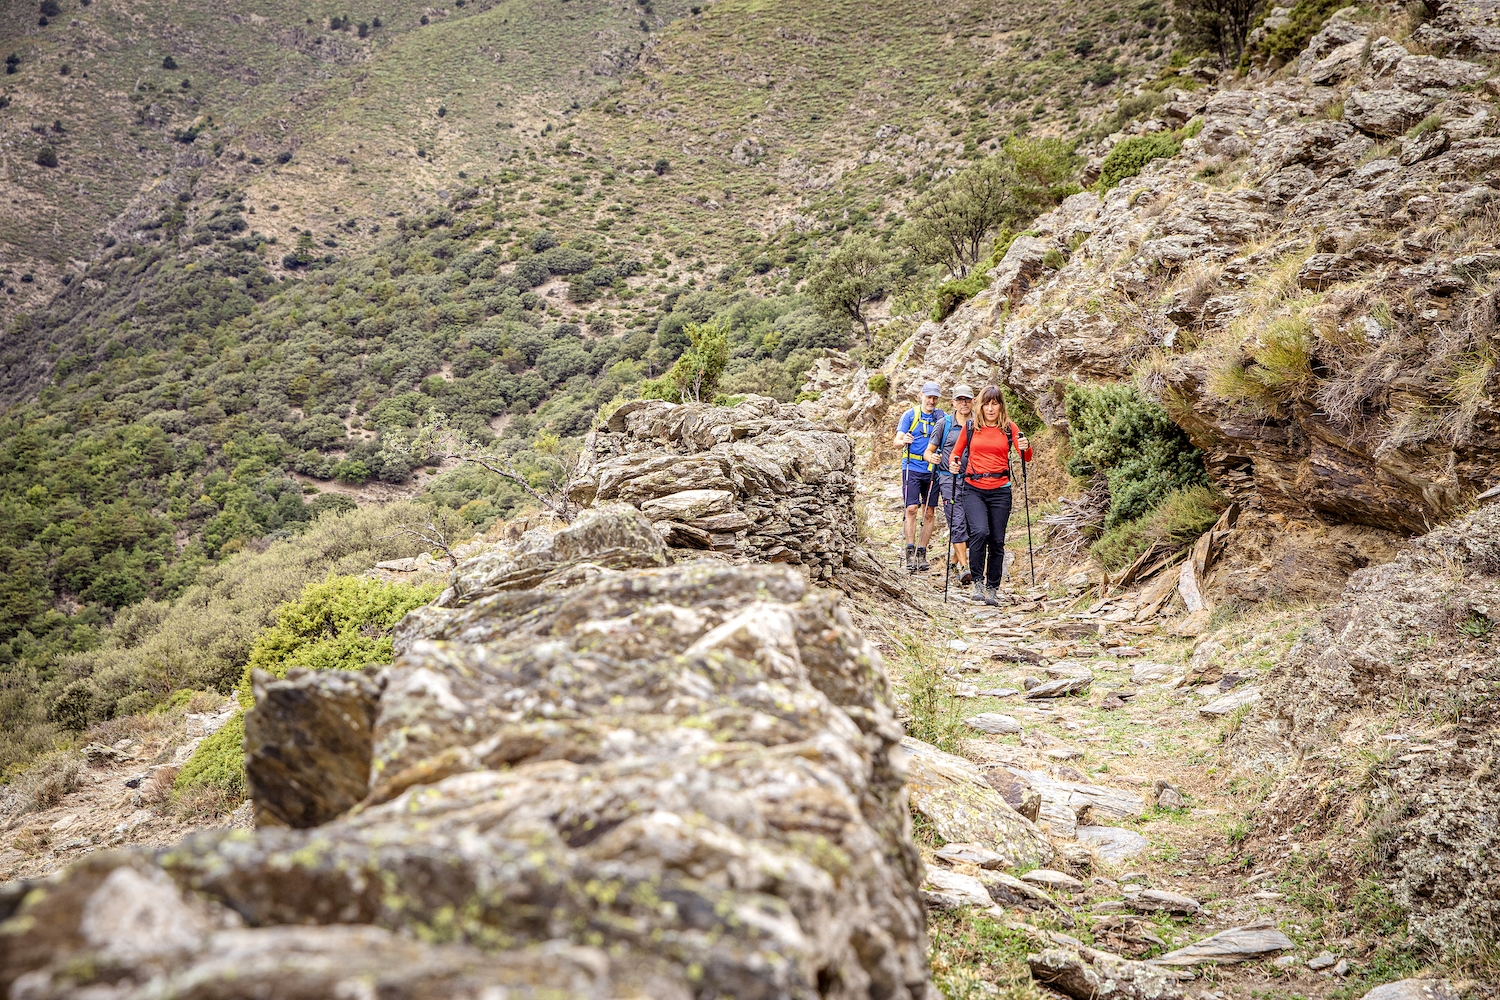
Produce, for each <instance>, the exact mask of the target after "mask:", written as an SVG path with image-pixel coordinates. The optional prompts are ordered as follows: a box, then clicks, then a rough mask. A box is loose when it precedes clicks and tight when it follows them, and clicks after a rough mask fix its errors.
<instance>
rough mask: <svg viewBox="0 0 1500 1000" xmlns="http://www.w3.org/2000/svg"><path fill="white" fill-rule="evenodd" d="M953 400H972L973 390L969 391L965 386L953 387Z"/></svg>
mask: <svg viewBox="0 0 1500 1000" xmlns="http://www.w3.org/2000/svg"><path fill="white" fill-rule="evenodd" d="M953 398H954V399H959V398H963V399H973V398H974V390H973V389H970V388H969V387H968V386H966V385H960V386H955V387H954V388H953Z"/></svg>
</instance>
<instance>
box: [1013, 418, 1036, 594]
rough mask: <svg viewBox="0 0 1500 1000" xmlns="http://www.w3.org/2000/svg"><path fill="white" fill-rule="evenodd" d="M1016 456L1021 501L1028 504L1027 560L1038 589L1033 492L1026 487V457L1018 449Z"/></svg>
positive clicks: (1032, 581) (1033, 585)
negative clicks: (1032, 529) (1019, 474)
mask: <svg viewBox="0 0 1500 1000" xmlns="http://www.w3.org/2000/svg"><path fill="white" fill-rule="evenodd" d="M1016 454H1017V455H1020V456H1021V499H1022V501H1023V502H1024V503H1025V504H1026V559H1027V561H1028V562H1030V563H1031V586H1032V587H1033V588H1035V587H1036V554H1035V553H1034V552H1032V550H1031V491H1030V490H1029V489H1027V487H1026V456H1025V455H1021V450H1020V449H1019V448H1017V449H1016Z"/></svg>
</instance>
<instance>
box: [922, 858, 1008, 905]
mask: <svg viewBox="0 0 1500 1000" xmlns="http://www.w3.org/2000/svg"><path fill="white" fill-rule="evenodd" d="M922 899H923V901H924V902H926V903H927V905H928V906H929V907H934V908H937V909H943V910H958V909H963V908H965V907H971V906H978V907H989V906H993V905H994V901H993V900H992V899H990V894H989V890H988V889H986V888H985V886H984V883H983V882H981V881H979V879H977V878H975V877H974V876H972V875H963V874H960V873H959V872H954V871H949V870H948V869H946V868H929V869H928V870H927V881H926V882H924V883H923V884H922Z"/></svg>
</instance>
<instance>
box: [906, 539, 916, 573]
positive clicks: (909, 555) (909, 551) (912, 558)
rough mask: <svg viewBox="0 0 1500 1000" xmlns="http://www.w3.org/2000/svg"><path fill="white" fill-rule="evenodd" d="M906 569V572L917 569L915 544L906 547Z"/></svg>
mask: <svg viewBox="0 0 1500 1000" xmlns="http://www.w3.org/2000/svg"><path fill="white" fill-rule="evenodd" d="M906 571H907V572H908V573H915V572H916V571H917V547H916V546H915V545H908V546H907V547H906Z"/></svg>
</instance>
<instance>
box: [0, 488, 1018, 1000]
mask: <svg viewBox="0 0 1500 1000" xmlns="http://www.w3.org/2000/svg"><path fill="white" fill-rule="evenodd" d="M563 534H564V533H562V532H559V533H558V534H557V535H554V536H552V537H551V539H550V540H549V541H547V542H546V543H545V544H544V540H543V539H541V538H539V537H538V538H532V537H528V538H527V539H525V540H523V542H522V543H521V544H519V545H514V546H509V547H502V548H501V549H497V550H496V551H494V552H491V553H488V554H485V555H482V556H479V557H477V558H476V559H475V560H474V561H473V562H472V563H470V564H465V565H461V566H460V567H459V569H458V570H457V571H456V572H455V574H454V578H455V581H460V580H463V581H472V585H470V584H466V585H465V586H464V587H463V588H459V587H458V586H455V587H454V588H452V589H450V591H449V593H448V595H447V597H446V599H445V601H444V604H445V605H446V606H442V607H429V608H425V609H422V610H421V611H420V612H419V613H416V614H414V615H412V616H411V617H410V618H409V619H408V621H407V622H406V623H404V624H403V627H402V629H401V630H399V633H398V638H397V654H396V659H395V662H394V663H393V664H392V665H391V666H390V667H389V668H387V669H386V670H384V671H382V673H381V674H380V675H379V678H378V680H371V679H369V678H366V677H363V676H361V675H357V674H350V675H342V676H338V677H334V678H333V680H334V681H336V682H337V683H334V684H332V685H331V686H330V684H328V683H323V682H324V681H326V680H327V678H319V677H316V676H314V675H303V674H299V675H297V676H295V677H289V678H288V679H287V680H282V681H270V680H269V679H266V682H265V683H262V684H259V685H257V698H258V701H257V705H256V707H255V709H254V710H253V711H252V713H251V714H250V720H251V721H250V723H249V727H248V728H249V730H250V731H251V732H252V733H257V734H260V738H258V739H257V741H256V748H257V749H256V750H255V752H253V753H252V756H251V760H250V777H251V782H252V784H253V785H254V786H255V787H256V788H257V789H265V790H266V791H265V792H263V793H262V794H264V795H265V796H266V797H267V799H268V804H269V801H270V800H272V799H274V801H275V810H276V812H277V814H278V817H279V818H280V819H281V821H283V822H290V823H296V824H297V825H306V824H308V823H310V822H316V821H318V820H320V819H321V818H322V816H323V813H324V812H326V811H330V810H332V809H334V808H336V806H337V803H338V802H340V801H342V802H347V801H349V800H351V799H352V798H354V797H355V791H356V790H355V789H351V788H346V787H345V786H347V785H348V784H349V783H348V782H347V781H342V782H341V783H336V784H338V785H339V787H338V788H334V789H330V788H328V787H322V786H319V785H318V783H317V778H318V775H319V773H320V772H323V771H327V770H330V769H331V770H332V771H334V772H335V773H337V774H339V775H345V776H347V775H349V774H352V773H355V772H354V771H353V770H351V768H357V766H358V763H359V761H360V760H366V759H367V760H368V761H369V765H370V766H369V770H368V774H369V776H370V780H369V782H368V786H367V787H365V788H361V789H358V790H357V791H358V793H359V797H360V798H362V802H361V803H360V804H359V805H358V806H355V807H354V808H353V809H352V810H349V811H347V812H345V813H344V814H343V815H342V816H340V817H338V818H334V819H331V821H328V822H321V823H320V824H319V825H315V826H311V828H308V829H291V828H286V827H278V828H263V829H259V830H257V831H255V832H253V833H249V832H245V831H219V832H212V833H205V834H200V835H198V836H196V837H193V838H190V839H188V840H186V841H184V842H183V843H181V844H179V845H177V846H176V847H173V848H170V849H167V850H164V851H160V852H156V853H154V854H146V853H134V854H117V855H100V856H95V857H94V858H93V859H90V860H89V861H88V862H86V863H84V864H81V865H79V866H75V867H74V868H73V869H70V870H69V871H68V872H66V873H65V874H63V875H62V876H60V877H59V878H58V879H57V880H56V881H55V882H54V883H52V884H49V885H48V886H47V887H46V888H44V889H43V890H41V891H39V892H34V893H32V894H31V895H29V896H27V897H26V898H25V901H24V902H23V903H21V905H20V906H19V908H18V909H17V911H16V913H15V915H14V916H12V917H11V918H10V919H9V920H8V921H7V922H6V923H5V924H4V925H3V927H4V933H3V934H0V969H3V970H4V972H3V973H0V991H3V990H6V989H9V988H10V986H11V984H12V983H14V982H16V981H17V979H18V977H21V976H24V977H26V983H27V990H28V993H27V995H28V996H32V995H35V996H70V995H75V994H77V992H78V991H79V990H83V989H85V988H86V987H87V986H88V985H89V983H91V982H93V980H92V979H91V978H90V976H95V975H97V976H104V975H107V976H108V977H109V981H110V982H111V983H114V984H117V985H118V984H121V983H130V982H134V983H138V984H144V983H145V982H147V981H148V980H151V979H152V978H153V977H158V978H160V979H161V981H163V982H167V983H170V984H177V985H178V986H180V987H181V988H184V989H185V988H186V987H185V986H181V984H187V983H192V982H202V981H206V980H207V979H208V978H212V977H220V978H222V977H226V976H243V977H244V978H245V980H246V981H247V982H267V981H274V980H275V979H276V977H277V976H281V977H283V978H284V980H285V982H286V983H288V984H290V985H289V986H288V990H289V992H288V995H302V994H301V993H297V990H304V991H308V990H311V989H312V988H313V987H312V986H309V985H307V984H310V983H314V982H316V983H323V984H325V985H326V984H328V983H330V982H332V983H337V982H343V981H345V980H348V979H350V978H351V977H357V976H361V975H363V976H366V978H367V980H370V979H373V981H375V982H377V983H387V982H390V983H395V984H396V986H392V995H401V996H408V995H409V996H427V995H434V996H435V995H441V990H442V988H443V987H442V986H441V985H440V984H441V983H442V982H449V980H442V979H441V975H440V973H442V970H445V969H446V970H447V972H446V973H443V974H448V975H450V976H452V977H456V978H453V979H452V980H451V983H450V985H451V988H452V989H453V991H454V992H453V993H452V994H450V995H470V994H468V993H465V990H467V989H469V987H468V986H467V985H465V984H468V983H470V982H472V981H473V980H471V979H465V978H464V976H465V975H472V976H477V977H481V978H482V977H483V976H485V975H491V976H494V977H495V981H500V982H505V983H510V982H513V981H514V982H517V983H522V982H524V983H525V984H527V986H528V988H531V989H535V990H541V989H543V988H547V989H552V990H554V991H555V995H563V996H617V995H646V993H636V992H631V991H630V990H631V989H641V990H646V988H647V986H649V990H648V991H647V992H649V995H652V996H695V997H715V996H725V995H730V996H736V997H767V998H770V997H814V996H824V997H850V998H855V997H876V996H878V997H891V998H904V997H923V998H925V997H928V996H931V987H930V985H929V981H928V971H927V967H926V938H925V917H924V910H923V906H922V902H921V898H920V896H919V895H918V889H917V887H918V885H919V884H920V882H921V863H920V860H919V858H918V855H917V853H916V850H915V848H914V847H913V845H912V842H911V840H910V838H909V835H908V827H909V818H908V815H907V797H906V791H905V784H904V773H903V771H902V768H901V754H900V751H899V749H898V747H899V740H900V738H901V729H900V726H899V724H898V723H897V722H896V720H895V718H894V716H893V714H892V710H891V707H890V693H889V690H888V685H887V682H886V678H885V674H884V670H883V667H882V664H881V658H880V655H879V653H878V652H877V651H876V650H875V648H874V647H873V646H872V645H871V644H870V643H869V642H868V641H866V640H865V639H864V638H863V637H862V636H861V635H860V634H859V632H858V631H857V630H856V629H855V628H854V626H853V624H852V622H851V620H850V618H849V616H848V614H847V612H846V611H845V610H844V609H843V608H842V606H841V603H840V601H841V599H840V597H839V595H838V594H836V593H835V592H831V591H822V590H814V589H810V588H809V586H808V583H807V581H806V579H805V578H804V577H803V576H802V574H801V573H800V572H798V571H797V570H795V569H793V568H791V567H786V566H748V567H747V566H734V565H730V564H727V563H725V562H722V561H697V562H683V563H678V564H677V565H672V566H666V565H659V563H660V562H665V559H664V558H663V551H662V547H661V544H660V540H659V537H658V536H657V535H656V534H655V533H654V532H652V531H651V529H650V525H649V522H648V521H647V520H646V518H645V516H644V515H642V514H641V513H640V512H638V511H636V510H635V509H634V508H631V507H625V506H616V507H612V508H607V509H603V510H600V511H597V512H595V513H594V514H593V515H592V517H591V519H587V520H583V521H580V522H579V524H578V525H575V530H574V534H575V536H577V537H575V538H573V539H572V542H570V541H569V540H568V539H567V538H564V537H562V536H563ZM575 542H576V544H573V543H575ZM570 546H571V547H570ZM542 553H549V555H547V556H546V557H545V558H543V557H542V555H541V554H542ZM643 565H645V566H646V567H648V568H641V567H642V566H643ZM622 567H623V568H622ZM584 568H587V572H583V571H582V570H583V569H584ZM517 572H519V573H522V574H524V575H525V583H521V584H519V585H517V583H518V581H517V580H516V577H515V574H516V573H517ZM528 584H529V586H528ZM360 713H366V714H367V716H368V718H369V720H370V729H369V730H368V733H369V742H368V743H367V744H365V743H362V742H361V740H360V739H359V738H356V737H358V736H359V735H360V734H359V733H356V732H354V731H353V730H352V729H351V730H350V732H348V733H342V732H335V730H337V729H338V726H337V725H336V724H335V723H336V722H337V721H338V720H339V719H340V718H341V717H342V716H343V715H350V716H351V717H354V716H358V715H360ZM309 720H312V721H311V722H309ZM345 724H346V726H347V725H348V723H347V722H346V723H345ZM298 726H309V727H310V728H309V730H308V732H307V733H306V734H305V736H304V738H303V739H301V740H300V741H299V740H298V739H292V738H286V739H284V740H283V739H282V737H286V736H287V734H288V733H291V732H292V731H293V730H295V729H296V728H297V727H298ZM276 733H280V734H282V737H276V739H278V740H281V741H282V742H284V743H285V747H284V748H283V750H282V752H276V753H273V752H272V750H271V747H270V746H269V745H267V744H268V741H270V740H271V739H272V737H271V735H270V734H276ZM325 735H327V736H328V738H326V739H324V738H323V737H324V736H325ZM335 736H337V737H338V738H334V737H335ZM339 754H343V755H344V757H346V758H347V759H342V758H339V756H338V755H339ZM361 754H364V755H367V756H365V757H361ZM340 796H342V798H340ZM299 797H301V798H304V799H306V801H299ZM1022 822H1024V821H1022ZM127 870H128V871H129V872H131V873H134V874H131V875H128V876H119V877H129V878H136V879H138V880H145V881H146V882H149V883H150V884H151V885H155V886H159V887H161V888H160V891H159V892H158V895H161V896H162V897H163V899H165V900H166V902H165V903H163V906H166V907H167V909H172V908H173V907H179V908H186V909H185V910H184V911H183V912H191V913H193V914H197V916H195V917H194V918H193V921H194V922H191V927H192V928H193V930H192V933H191V934H186V935H185V936H182V935H180V936H181V937H182V940H181V941H180V942H178V943H176V944H174V946H173V949H174V950H172V952H171V954H152V955H149V956H145V957H141V958H134V957H130V955H129V954H126V952H125V951H121V950H120V947H117V945H118V944H119V941H120V940H122V938H121V937H120V935H118V934H115V933H113V932H111V933H102V934H96V935H95V936H94V937H89V936H88V934H86V933H85V932H84V931H83V930H81V929H80V928H83V927H85V926H86V925H87V923H88V921H89V920H90V919H91V918H90V917H89V914H90V913H91V912H93V909H92V908H93V907H94V905H95V904H94V903H93V902H91V900H93V899H94V897H95V895H96V894H97V892H98V891H99V889H98V887H99V885H100V884H102V883H106V882H108V880H109V879H111V878H115V877H116V876H115V875H113V874H112V873H113V872H119V871H127ZM174 901H176V902H174ZM168 904H170V905H168ZM195 907H196V908H197V909H194V908H195ZM210 911H212V912H210ZM173 912H176V911H175V910H174V911H173ZM215 914H217V915H215ZM184 920H186V918H184ZM215 921H217V923H215ZM236 924H243V926H234V925H236ZM306 925H311V927H310V928H309V927H308V926H306ZM174 926H175V924H174ZM293 927H295V928H296V929H297V932H298V933H299V934H301V933H304V932H305V933H306V937H305V938H304V939H302V940H301V941H300V942H299V943H298V944H296V945H295V946H292V945H290V944H288V943H287V938H288V932H289V930H290V929H291V928H293ZM120 933H121V934H123V933H124V932H123V931H121V932H120ZM390 934H396V935H401V936H402V937H401V938H398V939H391V938H389V937H388V936H383V935H390ZM412 937H414V938H415V939H417V940H420V941H422V942H425V944H423V945H421V946H416V945H413V944H410V939H411V938H412ZM390 940H398V941H402V942H404V943H401V944H399V945H396V946H394V948H395V950H394V951H391V952H390V953H388V954H387V953H383V952H382V949H381V942H385V941H390ZM174 941H175V939H174ZM110 949H114V951H110ZM445 949H446V950H445ZM106 953H108V955H109V956H110V960H109V962H108V963H105V962H103V961H102V960H101V959H102V957H103V956H105V955H106ZM394 955H405V956H406V962H404V963H403V962H401V961H396V960H395V959H393V958H392V956H394ZM121 956H124V957H121ZM547 956H561V957H560V958H558V960H557V961H555V962H549V961H548V960H547V958H546V957H547ZM406 965H409V966H410V971H409V972H404V971H403V969H404V967H405V966H406ZM79 970H86V971H85V972H82V973H81V972H80V971H79ZM87 970H97V972H88V971H87ZM403 976H405V977H406V978H405V979H403V978H402V977H403ZM319 977H322V978H319ZM341 977H342V978H341ZM424 977H425V978H424ZM580 977H581V978H580ZM401 983H405V984H406V985H405V986H401V988H400V989H397V986H400V984H401ZM620 984H636V985H635V987H631V988H629V989H627V987H626V986H621V985H620ZM653 984H654V985H653ZM293 987H295V989H293ZM401 989H404V990H406V992H404V993H403V992H401ZM520 995H527V994H526V993H524V992H522V993H521V994H520ZM549 995H552V994H549Z"/></svg>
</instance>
